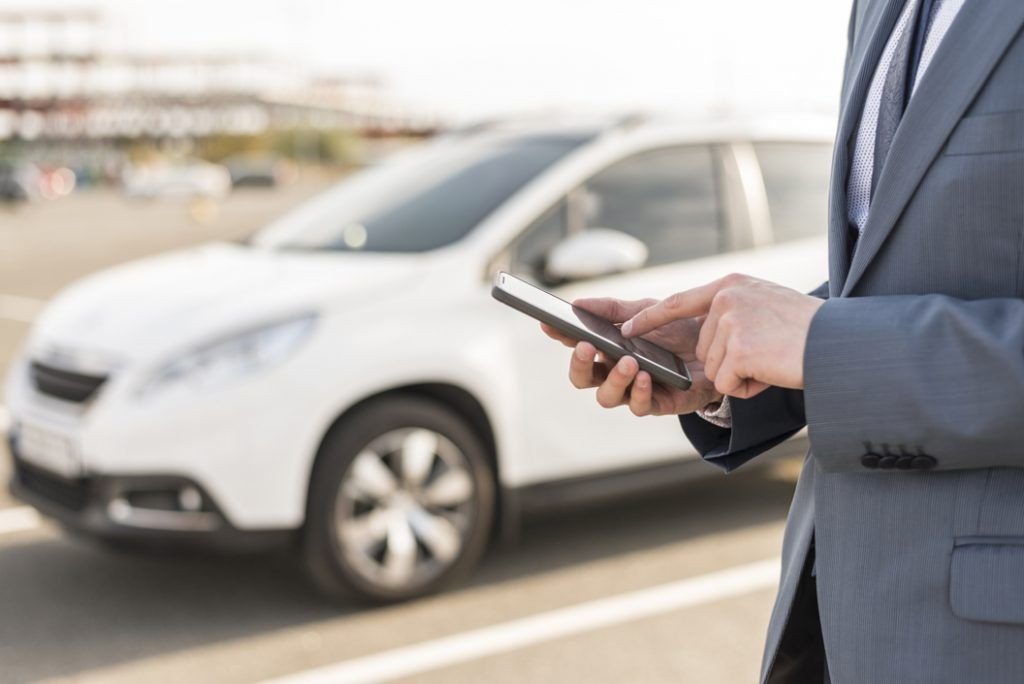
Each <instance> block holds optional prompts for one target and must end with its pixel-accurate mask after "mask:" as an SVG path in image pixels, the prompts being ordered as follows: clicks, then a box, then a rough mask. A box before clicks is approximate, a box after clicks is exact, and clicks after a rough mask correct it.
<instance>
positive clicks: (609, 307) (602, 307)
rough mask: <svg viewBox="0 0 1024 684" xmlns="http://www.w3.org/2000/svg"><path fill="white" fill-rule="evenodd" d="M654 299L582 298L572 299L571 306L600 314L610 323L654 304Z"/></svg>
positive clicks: (633, 314) (621, 320)
mask: <svg viewBox="0 0 1024 684" xmlns="http://www.w3.org/2000/svg"><path fill="white" fill-rule="evenodd" d="M657 301H658V300H656V299H638V300H636V301H626V300H623V299H612V298H611V297H600V298H582V299H576V300H574V301H573V303H572V305H573V306H578V307H579V308H581V309H583V310H584V311H589V312H590V313H592V314H594V315H595V316H600V317H601V318H603V319H605V320H606V321H611V322H612V323H622V322H623V321H627V320H629V319H630V318H632V317H633V316H635V315H637V314H638V313H640V312H641V311H643V310H644V309H646V308H647V307H649V306H651V305H653V304H655V303H656V302H657Z"/></svg>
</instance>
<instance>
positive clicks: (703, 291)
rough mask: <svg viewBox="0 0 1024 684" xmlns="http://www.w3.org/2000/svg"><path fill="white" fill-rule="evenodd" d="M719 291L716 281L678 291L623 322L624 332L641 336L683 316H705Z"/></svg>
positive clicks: (631, 335) (633, 335) (628, 334)
mask: <svg viewBox="0 0 1024 684" xmlns="http://www.w3.org/2000/svg"><path fill="white" fill-rule="evenodd" d="M717 291H718V283H717V281H716V282H714V283H709V284H707V285H702V286H701V287H696V288H694V289H692V290H687V291H685V292H677V293H676V294H674V295H672V296H670V297H667V298H666V299H663V300H661V301H660V302H658V303H657V304H654V305H653V306H649V307H647V308H646V309H644V310H643V311H640V312H639V313H637V314H636V315H635V316H633V317H632V318H631V319H629V320H628V321H626V322H625V323H623V324H622V334H623V335H625V336H626V337H639V336H640V335H646V334H647V333H649V332H651V331H652V330H656V329H658V328H660V327H661V326H663V325H665V324H666V323H671V322H672V321H678V320H679V319H681V318H692V317H694V316H703V315H704V314H706V313H707V312H708V309H709V308H710V307H711V300H712V299H714V296H715V293H716V292H717Z"/></svg>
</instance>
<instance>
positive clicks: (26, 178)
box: [0, 162, 40, 204]
mask: <svg viewBox="0 0 1024 684" xmlns="http://www.w3.org/2000/svg"><path fill="white" fill-rule="evenodd" d="M39 177H40V173H39V170H38V169H37V168H36V167H35V166H32V165H30V164H15V163H12V162H0V202H5V203H8V204H15V203H21V202H27V201H29V200H30V199H32V198H33V197H34V196H36V195H37V194H38V192H39Z"/></svg>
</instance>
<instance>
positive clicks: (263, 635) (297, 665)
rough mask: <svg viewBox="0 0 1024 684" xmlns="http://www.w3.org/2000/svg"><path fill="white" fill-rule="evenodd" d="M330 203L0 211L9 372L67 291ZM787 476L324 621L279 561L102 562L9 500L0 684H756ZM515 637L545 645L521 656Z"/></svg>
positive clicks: (530, 549) (2, 341) (93, 198)
mask: <svg viewBox="0 0 1024 684" xmlns="http://www.w3.org/2000/svg"><path fill="white" fill-rule="evenodd" d="M325 182H326V181H324V180H316V181H310V182H306V183H303V184H301V185H299V186H295V187H293V188H289V189H286V190H282V191H274V192H255V191H254V192H251V193H242V194H238V195H235V196H234V197H232V198H230V199H229V200H227V201H226V202H225V203H224V204H223V205H222V206H221V207H219V208H218V209H217V211H216V212H215V213H216V215H215V216H204V217H202V218H203V222H197V221H196V220H194V218H193V217H191V216H190V210H189V208H188V207H185V206H182V205H177V204H170V205H166V204H150V203H140V204H133V203H125V202H124V201H123V200H121V199H120V198H118V197H116V196H115V195H112V194H108V193H92V194H85V195H80V196H76V197H73V198H71V199H69V200H65V201H63V202H58V203H54V204H46V205H36V206H32V207H28V208H26V209H24V210H21V211H18V212H14V213H6V212H4V211H3V209H2V208H0V368H5V367H6V365H7V363H8V360H9V358H10V356H11V354H12V353H13V350H14V349H16V348H17V346H18V344H19V342H20V340H21V339H22V337H23V336H24V334H25V332H26V331H27V329H28V323H27V322H25V320H19V319H27V318H30V316H29V315H22V314H27V313H28V312H29V311H28V310H29V309H30V308H31V305H32V302H34V301H36V300H45V299H47V298H49V297H51V296H52V295H53V294H54V293H55V292H56V291H57V290H59V289H60V287H61V286H62V285H64V284H65V283H67V282H68V281H70V280H73V279H74V278H76V277H78V276H80V275H83V274H85V273H88V272H90V271H92V270H94V269H96V268H99V267H102V266H105V265H108V264H111V263H117V262H119V261H123V260H126V259H130V258H134V257H137V256H140V255H143V254H148V253H152V252H156V251H160V250H164V249H168V248H172V247H177V246H182V245H186V244H192V243H195V242H199V241H205V240H209V239H213V238H221V237H227V238H235V237H239V236H242V235H245V234H247V233H249V232H250V231H252V230H253V229H255V228H257V227H258V226H259V225H260V224H261V223H263V222H264V221H265V220H267V219H268V218H270V217H272V216H274V215H276V214H279V213H280V212H282V211H283V210H285V209H286V208H287V207H288V206H290V205H292V204H294V203H295V202H296V201H298V200H299V199H301V198H302V197H304V196H307V195H309V194H311V193H313V192H315V191H317V190H318V189H319V188H321V187H323V185H324V183H325ZM204 210H205V209H204ZM5 298H6V299H5ZM4 302H6V304H4ZM5 312H6V313H5ZM2 422H3V416H2V410H0V429H2V427H3V425H2ZM6 472H7V455H6V453H2V452H0V478H4V479H6ZM794 475H795V469H794V464H793V463H792V462H786V461H783V462H779V463H778V464H776V465H774V466H772V467H769V468H762V469H761V470H758V471H752V472H749V473H743V474H736V475H731V476H729V477H723V476H713V477H712V478H711V479H709V480H707V481H704V482H700V483H695V484H692V485H689V486H687V487H682V488H679V489H678V490H676V491H673V492H670V493H668V494H666V495H662V496H658V497H654V498H648V499H645V500H644V501H640V502H631V503H624V504H619V505H615V506H606V507H603V508H598V509H592V510H588V511H578V512H573V513H572V514H567V515H560V516H556V517H551V518H546V519H542V520H537V521H533V522H531V523H530V524H529V525H528V527H527V529H526V531H525V534H524V536H523V540H522V543H521V544H519V545H517V546H516V547H514V548H504V549H494V550H493V551H492V552H491V553H490V554H489V555H488V556H487V558H486V560H485V562H484V564H483V567H482V568H481V571H480V572H479V573H478V574H477V575H476V576H475V577H474V579H473V580H472V581H471V582H470V583H469V584H468V585H466V586H463V587H461V588H458V589H456V590H454V591H451V592H449V593H447V594H445V595H443V596H438V597H433V598H430V599H427V600H424V601H420V602H416V603H413V604H409V605H403V606H396V607H390V608H379V609H365V608H360V607H357V606H353V605H339V604H330V603H327V602H325V601H324V600H322V599H321V598H320V597H319V596H317V595H316V594H315V593H314V592H312V591H311V590H310V589H308V588H307V586H306V584H305V583H304V581H303V578H302V576H301V574H300V573H299V571H298V570H297V568H296V567H295V565H294V564H293V563H292V562H291V559H290V558H289V557H288V555H287V554H279V555H272V556H261V557H257V558H196V557H187V558H182V557H162V558H153V557H132V556H125V555H112V554H110V553H105V552H101V551H99V550H96V549H94V548H92V547H91V546H89V545H87V544H83V543H81V542H77V541H74V540H69V539H66V538H64V537H62V536H61V535H60V534H59V533H57V532H56V531H54V530H53V529H52V528H51V527H49V526H48V525H47V524H46V523H45V522H43V523H41V524H34V522H33V521H32V520H31V515H30V512H29V511H25V510H22V509H20V508H19V507H18V504H17V503H16V502H12V501H10V499H9V498H5V497H6V495H0V582H2V588H0V682H29V681H40V680H55V681H69V680H70V681H82V682H126V683H127V682H133V683H134V682H181V681H188V682H197V683H202V682H251V681H258V680H263V679H268V678H277V677H282V676H286V675H292V674H295V673H303V672H306V671H308V670H310V669H314V668H323V667H331V668H333V669H328V670H315V671H314V672H313V673H312V674H311V675H310V676H308V677H307V679H306V681H310V682H319V681H331V680H338V679H337V678H338V677H341V676H343V675H344V676H348V677H354V676H355V674H354V673H357V672H364V673H365V672H378V673H380V672H386V673H390V674H389V675H388V676H391V677H398V678H399V679H400V680H401V681H410V682H412V681H416V682H431V683H432V682H439V683H440V682H498V683H503V682H509V683H511V682H534V681H538V682H540V681H586V682H594V683H596V684H600V683H601V682H622V681H630V682H683V681H686V682H748V681H753V680H754V678H755V676H756V671H757V667H758V663H759V659H760V646H761V638H762V636H763V633H764V628H765V624H766V622H767V618H768V612H769V610H770V607H771V601H772V598H773V582H772V578H773V577H774V566H773V565H772V564H771V562H769V563H768V564H767V565H764V564H760V565H756V566H755V565H751V564H756V563H758V562H759V561H765V560H769V561H773V560H774V559H775V558H777V555H778V550H779V543H780V538H781V531H782V524H783V520H784V517H785V512H786V508H787V506H788V503H789V499H790V497H791V495H792V485H793V478H794ZM726 569H738V570H737V572H739V573H740V574H739V575H728V574H726V575H723V574H722V573H721V572H720V571H722V570H726ZM643 590H649V591H643ZM609 597H613V598H614V597H618V598H616V599H615V600H614V601H611V602H609V601H607V599H608V598H609ZM645 606H646V607H645ZM523 619H527V620H529V622H528V623H525V624H526V625H527V626H528V629H526V628H524V627H523V625H524V623H521V622H516V621H519V620H523ZM523 629H526V632H528V633H529V634H532V635H533V637H532V638H536V636H537V635H538V634H542V633H543V634H547V636H546V637H544V638H542V639H540V640H536V641H535V642H532V643H525V642H521V641H519V642H517V641H516V640H517V639H521V638H522V636H523ZM531 630H532V631H531ZM544 630H548V631H547V632H545V631H544ZM527 641H530V639H527ZM517 643H518V644H519V645H518V646H517V645H516V644H517ZM417 644H422V645H423V646H422V647H421V648H409V647H411V646H415V645H417ZM382 653H383V654H385V656H384V657H383V658H379V659H373V658H372V656H374V655H375V654H382ZM453 654H454V655H453ZM368 658H369V659H368ZM339 663H340V664H341V665H340V666H339V665H338V664H339ZM381 663H383V664H384V666H385V669H384V670H373V669H372V668H373V667H378V666H380V665H381ZM367 668H370V669H367ZM402 668H405V669H404V670H403V669H402ZM381 676H382V675H380V674H378V675H377V676H375V677H370V680H371V681H372V680H373V679H375V678H376V679H379V678H380V677H381Z"/></svg>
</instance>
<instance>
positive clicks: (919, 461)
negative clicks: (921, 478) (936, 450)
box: [912, 454, 938, 470]
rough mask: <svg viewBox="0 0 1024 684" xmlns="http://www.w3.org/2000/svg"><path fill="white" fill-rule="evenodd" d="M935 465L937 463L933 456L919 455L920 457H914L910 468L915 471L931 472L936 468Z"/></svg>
mask: <svg viewBox="0 0 1024 684" xmlns="http://www.w3.org/2000/svg"><path fill="white" fill-rule="evenodd" d="M936 464H938V461H936V460H935V458H934V457H933V456H929V455H928V454H921V455H920V456H915V457H914V460H913V462H912V466H913V467H914V469H915V470H931V469H932V468H934V467H935V466H936Z"/></svg>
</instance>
